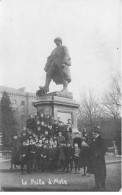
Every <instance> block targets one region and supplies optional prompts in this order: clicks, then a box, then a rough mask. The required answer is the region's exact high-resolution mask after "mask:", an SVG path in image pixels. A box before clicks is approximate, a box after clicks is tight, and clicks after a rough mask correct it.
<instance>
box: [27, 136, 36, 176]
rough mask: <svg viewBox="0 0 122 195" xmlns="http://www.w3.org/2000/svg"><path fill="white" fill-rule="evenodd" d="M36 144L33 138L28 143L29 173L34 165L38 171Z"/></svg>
mask: <svg viewBox="0 0 122 195" xmlns="http://www.w3.org/2000/svg"><path fill="white" fill-rule="evenodd" d="M35 154H36V146H35V144H34V141H33V139H30V144H29V145H28V173H30V172H31V170H32V168H33V166H34V169H35V171H36V158H35V157H36V156H35Z"/></svg>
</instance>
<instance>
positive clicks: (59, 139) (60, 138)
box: [57, 131, 65, 145]
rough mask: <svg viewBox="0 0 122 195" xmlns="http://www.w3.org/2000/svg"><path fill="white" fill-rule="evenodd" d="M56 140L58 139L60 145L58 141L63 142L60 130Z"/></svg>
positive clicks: (63, 138)
mask: <svg viewBox="0 0 122 195" xmlns="http://www.w3.org/2000/svg"><path fill="white" fill-rule="evenodd" d="M57 141H58V145H60V143H61V142H62V143H64V142H65V137H64V136H63V135H62V132H61V131H59V135H58V137H57Z"/></svg>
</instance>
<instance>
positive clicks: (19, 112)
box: [0, 86, 36, 132]
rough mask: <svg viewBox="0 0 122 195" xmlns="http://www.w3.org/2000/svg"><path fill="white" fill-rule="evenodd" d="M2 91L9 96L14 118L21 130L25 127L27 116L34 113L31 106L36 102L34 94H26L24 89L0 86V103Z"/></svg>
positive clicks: (34, 109) (33, 108)
mask: <svg viewBox="0 0 122 195" xmlns="http://www.w3.org/2000/svg"><path fill="white" fill-rule="evenodd" d="M4 91H6V92H7V94H8V95H9V98H10V101H11V103H12V108H13V110H14V112H15V116H16V117H17V120H18V123H19V125H20V128H22V127H23V126H24V125H25V121H26V119H27V118H28V116H29V114H35V113H36V108H35V107H34V106H33V102H34V101H35V100H36V94H35V93H30V92H26V91H25V88H24V87H23V88H20V89H14V88H10V87H4V86H0V101H1V98H2V96H3V92H4ZM0 116H1V113H0ZM0 118H1V117H0ZM0 132H1V129H0Z"/></svg>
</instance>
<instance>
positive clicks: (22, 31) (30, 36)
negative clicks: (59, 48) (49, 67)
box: [0, 0, 121, 100]
mask: <svg viewBox="0 0 122 195" xmlns="http://www.w3.org/2000/svg"><path fill="white" fill-rule="evenodd" d="M120 3H121V1H120V0H11V1H10V0H0V86H7V87H12V88H21V87H26V91H29V92H34V93H35V92H36V91H37V90H38V88H39V86H43V85H44V83H45V76H46V74H45V71H44V66H45V63H46V60H47V57H48V56H49V55H50V53H51V51H52V50H53V49H54V48H55V47H56V45H55V43H54V38H56V37H61V38H62V40H63V45H65V46H67V47H68V50H69V53H70V56H71V62H72V66H71V68H70V71H71V77H72V82H71V83H70V84H69V91H71V92H73V96H74V99H76V100H77V99H79V97H80V95H81V94H82V93H83V91H87V90H89V89H92V90H93V91H94V92H95V93H96V94H97V95H99V96H102V94H103V93H104V91H105V90H108V89H109V85H110V78H111V76H113V75H114V74H116V73H117V72H120V36H121V34H120ZM61 89H62V86H61V85H60V86H59V85H58V86H57V85H56V84H55V83H54V82H52V83H51V86H50V91H51V92H52V91H56V90H58V91H59V90H61Z"/></svg>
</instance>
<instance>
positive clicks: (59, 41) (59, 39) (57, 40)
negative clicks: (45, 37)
mask: <svg viewBox="0 0 122 195" xmlns="http://www.w3.org/2000/svg"><path fill="white" fill-rule="evenodd" d="M54 42H55V44H56V45H57V44H58V43H60V44H61V45H62V39H61V38H60V37H57V38H55V39H54Z"/></svg>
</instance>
